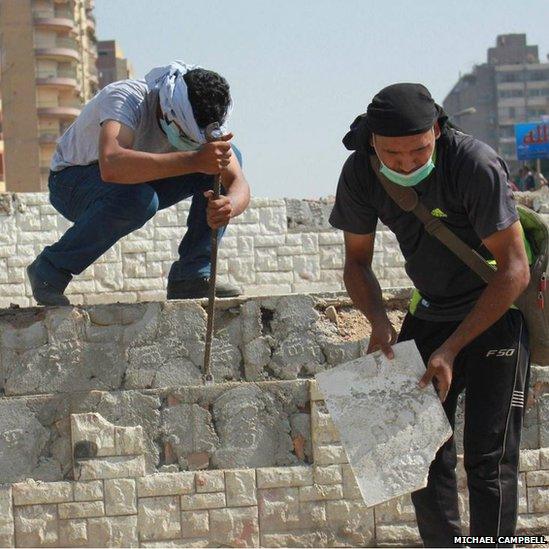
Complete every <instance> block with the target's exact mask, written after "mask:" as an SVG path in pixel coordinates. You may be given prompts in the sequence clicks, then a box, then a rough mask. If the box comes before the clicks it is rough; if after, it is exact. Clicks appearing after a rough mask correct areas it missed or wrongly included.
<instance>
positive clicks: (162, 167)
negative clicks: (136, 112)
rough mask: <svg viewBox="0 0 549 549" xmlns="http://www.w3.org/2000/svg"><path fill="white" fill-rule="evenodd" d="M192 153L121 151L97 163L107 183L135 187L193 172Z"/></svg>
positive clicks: (194, 170)
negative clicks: (138, 184)
mask: <svg viewBox="0 0 549 549" xmlns="http://www.w3.org/2000/svg"><path fill="white" fill-rule="evenodd" d="M194 155H195V153H194V152H179V151H178V152H170V153H148V152H142V151H135V150H132V149H122V150H120V151H118V152H116V153H113V154H111V155H109V156H107V157H106V158H104V159H101V160H100V169H101V177H102V179H103V180H104V181H106V182H108V183H121V184H129V185H132V184H137V183H145V182H147V181H154V180H156V179H164V178H166V177H176V176H179V175H185V174H189V173H195V172H197V171H198V170H197V169H196V166H195V162H194Z"/></svg>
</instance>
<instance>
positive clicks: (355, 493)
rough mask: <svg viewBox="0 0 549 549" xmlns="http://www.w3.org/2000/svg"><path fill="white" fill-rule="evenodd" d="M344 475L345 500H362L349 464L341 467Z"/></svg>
mask: <svg viewBox="0 0 549 549" xmlns="http://www.w3.org/2000/svg"><path fill="white" fill-rule="evenodd" d="M341 472H342V474H343V495H344V496H345V499H362V494H361V492H360V489H359V487H358V483H357V481H356V477H355V474H354V473H353V470H352V469H351V466H350V465H349V464H348V463H345V464H343V465H342V466H341Z"/></svg>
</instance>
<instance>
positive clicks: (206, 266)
mask: <svg viewBox="0 0 549 549" xmlns="http://www.w3.org/2000/svg"><path fill="white" fill-rule="evenodd" d="M230 105H231V97H230V92H229V85H228V83H227V81H226V80H225V79H224V78H223V77H222V76H220V75H219V74H217V73H215V72H212V71H209V70H205V69H202V68H199V67H196V66H189V65H185V64H184V63H181V62H178V61H176V62H173V63H171V64H170V65H167V66H164V67H158V68H155V69H153V70H152V71H150V72H149V73H148V74H147V75H146V77H145V79H144V80H133V79H129V80H122V81H119V82H114V83H112V84H109V85H108V86H106V87H105V88H103V89H102V90H101V91H100V92H99V93H98V94H97V95H96V96H95V97H94V98H93V99H91V100H90V101H89V102H88V103H87V104H86V105H85V107H84V108H83V109H82V112H81V113H80V115H79V116H78V118H77V119H76V121H75V122H74V123H73V124H72V125H71V126H70V127H69V128H68V129H67V131H66V132H65V133H64V134H63V135H62V137H61V138H60V140H59V142H58V145H57V149H56V152H55V154H54V156H53V158H52V162H51V172H50V176H49V185H48V186H49V191H50V200H51V203H52V205H53V206H54V207H55V209H56V210H57V211H59V212H60V213H61V214H62V215H63V216H64V217H66V218H67V219H68V220H69V221H72V222H73V225H72V227H70V228H69V229H68V230H67V232H66V233H65V234H64V235H63V236H62V237H61V238H60V239H59V241H58V242H56V243H55V244H53V245H51V246H47V247H46V248H44V250H43V251H42V252H41V253H40V254H39V255H38V257H37V258H36V259H35V260H34V261H33V263H31V265H29V266H28V267H27V274H28V277H29V280H30V283H31V286H32V291H33V295H34V298H35V299H36V301H37V302H38V303H39V304H41V305H67V304H69V300H68V299H67V297H66V296H65V295H64V291H65V289H66V287H67V285H68V284H69V282H70V281H71V279H72V277H73V275H75V274H79V273H81V272H82V271H83V270H84V269H85V268H86V267H88V266H89V265H91V264H92V263H93V262H94V261H95V260H96V259H97V258H99V257H101V255H103V254H104V253H105V252H106V251H107V250H108V249H109V248H111V247H112V246H113V245H114V244H115V243H116V242H117V241H118V240H120V239H121V238H122V237H123V236H125V235H127V234H129V233H131V232H133V231H135V230H137V229H139V228H140V227H142V226H143V225H144V224H145V223H146V222H147V221H148V220H149V219H151V217H153V216H154V214H155V213H156V212H157V211H158V210H163V209H164V208H169V207H170V206H172V205H174V204H177V203H178V202H180V201H181V200H184V199H185V198H189V197H192V202H191V207H190V212H189V216H188V221H187V231H186V232H185V235H184V236H183V238H182V240H181V243H180V245H179V258H178V259H177V260H176V261H175V262H174V263H173V265H172V267H171V270H170V273H169V275H168V296H167V297H168V299H182V298H200V297H204V296H205V295H206V294H207V288H208V279H209V276H210V234H211V229H219V236H220V237H221V236H222V234H223V232H224V229H225V226H226V225H227V223H228V222H229V221H230V219H231V218H233V217H235V216H237V215H239V214H241V213H242V212H243V211H244V210H245V209H246V207H247V206H248V203H249V200H250V190H249V186H248V183H247V182H246V179H245V177H244V175H243V173H242V170H241V166H240V164H241V157H240V153H239V151H238V149H236V147H234V146H232V145H231V142H230V141H231V139H232V137H233V136H232V134H231V133H226V130H225V129H224V127H223V126H222V124H223V123H224V122H225V120H226V118H227V115H228V113H229V110H230ZM214 122H217V123H219V124H220V125H221V129H222V134H223V137H221V138H220V139H219V140H218V141H214V142H207V139H206V135H205V128H206V127H207V126H208V125H209V124H211V123H214ZM233 152H234V154H233ZM217 174H221V184H222V189H223V190H222V196H221V197H220V198H219V199H217V200H214V199H213V191H212V188H213V182H214V177H215V176H216V175H217ZM216 294H217V295H218V296H219V297H229V296H236V295H238V294H239V290H238V289H237V288H235V287H232V286H230V285H227V284H219V283H218V284H217V287H216Z"/></svg>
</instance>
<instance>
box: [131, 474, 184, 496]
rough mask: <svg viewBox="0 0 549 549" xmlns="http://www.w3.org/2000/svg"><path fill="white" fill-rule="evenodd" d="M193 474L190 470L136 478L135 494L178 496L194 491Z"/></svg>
mask: <svg viewBox="0 0 549 549" xmlns="http://www.w3.org/2000/svg"><path fill="white" fill-rule="evenodd" d="M194 475H195V473H192V472H180V473H157V474H156V475H147V476H146V477H142V478H138V479H137V495H138V496H139V497H140V498H142V497H149V496H178V495H181V494H192V493H193V492H194Z"/></svg>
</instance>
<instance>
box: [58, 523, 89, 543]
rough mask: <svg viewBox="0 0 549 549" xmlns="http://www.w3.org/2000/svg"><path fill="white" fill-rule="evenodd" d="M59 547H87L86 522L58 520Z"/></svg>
mask: <svg viewBox="0 0 549 549" xmlns="http://www.w3.org/2000/svg"><path fill="white" fill-rule="evenodd" d="M59 545H60V546H61V547H87V545H88V524H87V522H86V521H85V520H60V521H59Z"/></svg>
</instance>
